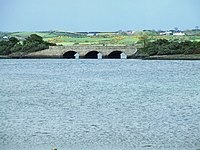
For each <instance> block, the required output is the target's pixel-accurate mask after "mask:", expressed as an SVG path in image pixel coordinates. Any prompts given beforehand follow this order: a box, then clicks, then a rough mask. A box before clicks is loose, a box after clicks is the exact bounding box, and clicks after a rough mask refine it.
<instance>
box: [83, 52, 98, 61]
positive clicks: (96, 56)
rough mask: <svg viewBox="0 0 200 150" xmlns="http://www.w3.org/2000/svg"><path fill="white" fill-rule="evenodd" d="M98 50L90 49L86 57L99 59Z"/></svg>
mask: <svg viewBox="0 0 200 150" xmlns="http://www.w3.org/2000/svg"><path fill="white" fill-rule="evenodd" d="M98 54H99V52H98V51H90V52H88V53H87V54H86V55H85V58H89V59H98Z"/></svg>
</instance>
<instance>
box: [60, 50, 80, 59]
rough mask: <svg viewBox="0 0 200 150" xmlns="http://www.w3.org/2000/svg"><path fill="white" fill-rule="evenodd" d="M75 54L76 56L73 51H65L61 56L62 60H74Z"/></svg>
mask: <svg viewBox="0 0 200 150" xmlns="http://www.w3.org/2000/svg"><path fill="white" fill-rule="evenodd" d="M75 54H77V52H75V51H67V52H65V53H64V54H63V58H68V59H70V58H71V59H75V58H76V57H75Z"/></svg>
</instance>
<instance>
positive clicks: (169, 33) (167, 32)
mask: <svg viewBox="0 0 200 150" xmlns="http://www.w3.org/2000/svg"><path fill="white" fill-rule="evenodd" d="M172 34H173V32H172V31H163V32H160V35H172Z"/></svg>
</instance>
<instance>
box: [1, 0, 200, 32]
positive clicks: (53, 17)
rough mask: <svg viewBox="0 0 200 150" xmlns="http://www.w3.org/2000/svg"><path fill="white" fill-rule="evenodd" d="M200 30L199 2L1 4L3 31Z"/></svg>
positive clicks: (40, 0)
mask: <svg viewBox="0 0 200 150" xmlns="http://www.w3.org/2000/svg"><path fill="white" fill-rule="evenodd" d="M195 26H199V27H200V0H0V31H42V30H46V31H47V30H65V31H117V30H120V29H121V30H143V29H155V30H159V29H174V27H178V28H179V29H189V28H194V27H195Z"/></svg>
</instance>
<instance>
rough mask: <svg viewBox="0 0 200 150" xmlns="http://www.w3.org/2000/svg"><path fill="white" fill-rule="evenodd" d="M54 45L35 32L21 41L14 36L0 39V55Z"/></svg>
mask: <svg viewBox="0 0 200 150" xmlns="http://www.w3.org/2000/svg"><path fill="white" fill-rule="evenodd" d="M55 45H56V44H54V43H49V42H46V41H44V40H43V38H42V37H40V36H39V35H37V34H31V35H30V36H29V37H27V38H26V39H25V40H24V41H22V42H20V41H19V40H18V39H17V38H15V37H11V38H9V40H8V41H5V40H3V41H0V55H10V54H12V53H23V54H26V53H30V52H36V51H40V50H44V49H48V48H49V46H55Z"/></svg>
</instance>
